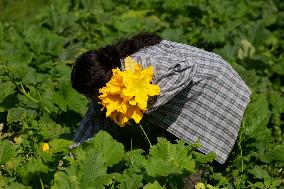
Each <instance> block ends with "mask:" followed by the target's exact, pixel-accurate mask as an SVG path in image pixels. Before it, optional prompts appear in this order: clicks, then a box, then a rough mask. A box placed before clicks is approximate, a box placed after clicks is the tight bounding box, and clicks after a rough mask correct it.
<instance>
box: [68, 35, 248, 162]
mask: <svg viewBox="0 0 284 189" xmlns="http://www.w3.org/2000/svg"><path fill="white" fill-rule="evenodd" d="M131 57H132V58H134V59H135V60H136V61H137V62H138V63H140V64H141V66H142V67H143V68H145V67H148V66H150V65H152V66H153V67H154V73H155V76H154V79H153V83H155V84H158V85H159V86H160V88H161V93H160V95H159V96H157V97H156V98H153V99H152V100H151V101H150V102H149V106H148V109H147V111H146V112H145V115H144V117H143V119H142V121H143V122H147V123H150V124H151V125H156V126H160V127H162V128H164V129H166V130H167V131H168V132H170V133H171V134H173V135H175V136H176V137H178V138H180V139H183V140H185V141H186V142H196V140H197V139H199V140H200V142H201V144H202V147H200V148H199V150H200V151H201V152H203V153H208V152H211V151H213V152H215V153H216V155H217V161H218V162H220V163H224V162H225V161H226V159H227V157H228V155H229V154H230V152H231V150H232V148H233V146H234V143H235V140H236V138H237V135H238V131H239V128H240V125H241V121H242V118H243V113H244V111H245V108H246V106H247V104H248V103H249V101H250V95H251V90H250V89H249V88H248V86H247V85H246V84H245V83H244V81H243V80H242V79H241V78H240V76H239V75H238V74H237V72H236V71H234V70H233V68H232V67H231V66H230V65H229V64H228V63H227V62H226V61H224V60H223V59H222V58H221V57H220V56H219V55H217V54H214V53H210V52H207V51H204V50H201V49H198V48H195V47H192V46H189V45H184V44H180V43H176V42H171V41H167V40H163V41H161V42H160V43H159V44H156V45H154V46H150V47H147V48H144V49H141V50H139V51H138V52H136V53H134V54H132V55H131ZM123 65H124V64H123V62H122V64H121V67H122V69H124V66H123ZM112 124H113V123H112V122H111V121H110V120H108V119H106V118H105V115H103V114H102V112H101V111H100V110H99V107H98V105H97V103H96V102H91V104H90V106H89V109H88V111H87V113H86V116H85V117H84V118H83V120H82V121H81V123H80V126H79V128H78V129H77V131H76V133H75V138H74V141H75V143H74V144H73V145H72V146H71V148H74V147H76V146H78V145H80V144H81V143H83V142H84V141H86V140H87V139H90V138H92V136H93V135H94V133H96V132H98V131H99V130H101V129H104V128H107V127H110V125H112Z"/></svg>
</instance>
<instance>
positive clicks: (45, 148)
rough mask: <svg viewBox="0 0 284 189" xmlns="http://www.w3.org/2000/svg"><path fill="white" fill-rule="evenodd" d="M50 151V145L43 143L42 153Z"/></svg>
mask: <svg viewBox="0 0 284 189" xmlns="http://www.w3.org/2000/svg"><path fill="white" fill-rule="evenodd" d="M48 150H49V145H48V143H43V145H42V151H44V152H47V151H48Z"/></svg>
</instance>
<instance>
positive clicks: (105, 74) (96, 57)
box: [71, 32, 162, 97]
mask: <svg viewBox="0 0 284 189" xmlns="http://www.w3.org/2000/svg"><path fill="white" fill-rule="evenodd" d="M161 40H162V38H161V37H160V36H158V35H156V34H154V33H149V32H143V33H139V34H137V35H135V36H133V37H131V38H129V39H124V40H119V41H118V42H116V43H114V44H113V45H108V46H106V47H103V48H100V49H97V50H90V51H87V52H85V53H83V54H81V55H80V56H79V57H78V58H77V59H76V61H75V64H74V66H73V69H72V73H71V82H72V87H73V88H74V89H75V90H76V91H77V92H79V93H81V94H83V95H85V96H88V97H93V96H95V95H97V93H98V89H99V88H101V87H104V86H105V85H106V83H107V82H108V81H109V80H110V78H111V76H112V69H113V68H116V67H120V59H122V58H125V57H126V56H128V55H131V54H133V53H135V52H137V51H139V50H140V49H143V48H145V47H149V46H153V45H155V44H158V43H160V42H161Z"/></svg>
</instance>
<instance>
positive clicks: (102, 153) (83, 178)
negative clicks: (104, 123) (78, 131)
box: [54, 131, 124, 189]
mask: <svg viewBox="0 0 284 189" xmlns="http://www.w3.org/2000/svg"><path fill="white" fill-rule="evenodd" d="M82 147H83V149H82ZM82 147H79V148H77V149H75V150H74V156H75V158H76V163H74V164H72V165H71V166H70V167H68V168H67V169H66V174H67V176H66V174H64V173H60V174H57V178H56V179H55V180H57V181H58V182H55V185H54V187H55V188H60V187H61V186H62V184H61V183H60V181H61V180H62V179H67V181H66V182H65V183H67V184H66V186H71V185H74V188H76V187H77V186H80V187H81V188H91V187H96V188H98V189H99V188H105V186H108V185H110V184H112V182H113V179H114V178H115V177H116V176H117V175H118V174H114V173H112V174H108V173H107V168H108V167H112V166H113V165H114V164H116V163H118V162H119V161H120V160H122V157H123V154H124V148H123V145H122V144H120V143H118V142H116V141H115V140H114V139H113V138H112V137H111V136H110V135H109V134H108V133H107V132H105V131H100V132H99V133H98V134H96V136H95V138H94V139H92V140H91V141H89V142H88V143H85V144H84V145H83V146H82ZM71 188H73V187H71Z"/></svg>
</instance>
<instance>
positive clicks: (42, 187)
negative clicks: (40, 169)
mask: <svg viewBox="0 0 284 189" xmlns="http://www.w3.org/2000/svg"><path fill="white" fill-rule="evenodd" d="M38 176H39V175H38ZM39 181H40V185H41V189H44V185H43V182H42V180H41V177H40V176H39Z"/></svg>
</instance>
